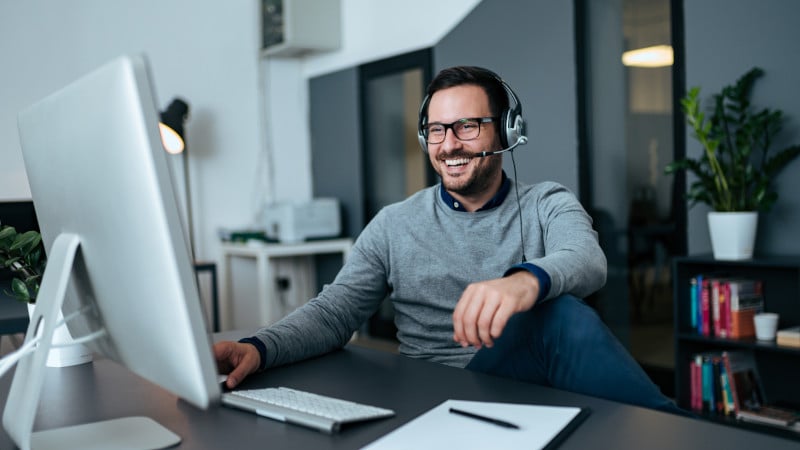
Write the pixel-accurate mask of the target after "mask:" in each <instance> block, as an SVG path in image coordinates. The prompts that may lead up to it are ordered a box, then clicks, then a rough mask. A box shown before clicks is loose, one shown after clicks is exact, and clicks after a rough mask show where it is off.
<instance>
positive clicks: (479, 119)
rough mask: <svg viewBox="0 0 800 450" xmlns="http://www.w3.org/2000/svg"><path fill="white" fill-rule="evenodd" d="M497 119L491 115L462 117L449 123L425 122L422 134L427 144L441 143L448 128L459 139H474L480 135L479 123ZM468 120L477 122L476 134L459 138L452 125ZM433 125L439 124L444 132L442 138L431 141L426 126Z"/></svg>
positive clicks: (445, 136)
mask: <svg viewBox="0 0 800 450" xmlns="http://www.w3.org/2000/svg"><path fill="white" fill-rule="evenodd" d="M498 120H499V117H495V116H492V117H463V118H461V119H458V120H456V121H455V122H450V123H441V122H431V123H427V124H425V125H423V126H422V135H423V136H424V137H425V142H427V143H428V144H441V143H442V142H444V140H445V139H446V138H447V130H448V129H450V130H452V131H453V135H454V136H455V137H456V139H458V140H459V141H474V140H475V139H478V138H479V137H480V135H481V128H482V127H481V125H483V124H485V123H491V122H497V121H498ZM468 121H475V122H477V123H478V134H477V135H475V137H471V138H468V139H461V138H460V137H459V136H458V132H457V131H456V129H455V128H453V127H454V126H455V125H456V124H461V123H465V122H468ZM433 125H439V126H442V127H444V133H443V134H442V140H441V141H438V142H432V141H431V140H430V132H429V131H428V128H429V127H431V126H433Z"/></svg>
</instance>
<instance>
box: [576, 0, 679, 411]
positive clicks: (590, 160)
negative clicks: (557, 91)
mask: <svg viewBox="0 0 800 450" xmlns="http://www.w3.org/2000/svg"><path fill="white" fill-rule="evenodd" d="M681 10H682V8H681V1H680V0H603V1H594V0H589V1H587V0H577V1H576V17H577V20H576V33H577V39H576V43H577V44H576V45H577V46H578V49H577V50H578V51H577V54H578V55H579V56H578V59H579V62H578V72H579V79H580V81H579V84H580V86H581V88H580V89H579V102H580V107H579V110H580V122H581V123H580V129H581V136H580V140H581V148H580V152H581V158H580V159H581V186H580V197H581V201H582V202H583V204H584V205H585V206H586V209H587V210H588V211H589V212H590V214H591V215H592V217H593V219H594V226H595V229H596V230H597V232H598V235H599V238H600V243H601V246H602V247H603V250H604V251H605V253H606V256H607V258H608V279H607V283H606V286H605V287H604V288H603V289H601V290H600V291H598V292H597V293H596V294H594V295H593V296H592V297H591V298H590V299H589V300H590V302H591V303H592V305H593V306H594V307H595V308H596V309H597V310H598V312H599V314H600V315H601V317H602V318H603V320H604V321H605V322H606V323H607V324H608V326H609V327H610V328H611V330H612V331H613V332H614V334H615V335H616V336H617V337H618V338H619V339H620V340H621V341H622V342H623V343H624V344H625V345H626V347H627V348H628V349H629V350H630V352H631V353H632V354H633V356H634V357H635V358H636V360H637V361H639V363H640V364H641V365H642V366H643V367H644V368H645V370H646V371H647V372H648V374H650V375H651V378H653V379H654V381H656V383H658V384H659V385H660V386H661V388H662V391H664V393H665V394H667V395H671V394H672V391H673V390H674V388H673V386H672V384H673V377H672V373H673V371H674V348H673V347H674V344H673V307H672V300H673V283H672V270H671V259H672V257H673V256H676V255H681V254H685V248H686V227H685V223H686V203H685V200H684V198H683V195H682V193H683V189H682V187H683V185H684V178H682V177H675V176H672V175H669V176H668V175H665V174H664V167H665V166H666V165H667V164H668V163H669V162H671V161H673V160H674V159H675V158H679V157H681V156H682V155H683V153H684V145H685V144H684V139H683V127H682V125H681V124H680V123H677V122H676V118H677V119H678V120H679V119H680V118H681V117H682V116H681V115H680V113H679V110H678V107H677V105H678V100H677V98H678V96H679V95H681V94H682V92H683V87H682V75H681V73H682V70H683V69H682V66H681V64H682V58H681V48H682V45H681V43H680V40H681V39H682V32H681V28H680V24H681V21H682V17H681V16H682V13H681ZM634 50H635V51H638V52H652V53H648V55H651V54H652V55H654V54H655V52H658V51H661V52H664V53H666V54H667V55H668V56H669V57H668V58H665V59H662V60H660V61H658V62H656V63H648V64H643V63H641V62H636V61H633V62H631V61H630V60H628V59H627V58H626V60H625V62H623V55H625V56H626V57H628V56H631V55H634V53H632V51H634ZM662 56H663V55H662Z"/></svg>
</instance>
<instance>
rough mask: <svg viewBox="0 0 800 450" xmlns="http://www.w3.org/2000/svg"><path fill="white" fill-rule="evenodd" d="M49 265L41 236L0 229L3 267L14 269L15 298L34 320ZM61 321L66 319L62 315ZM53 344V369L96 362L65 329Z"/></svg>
mask: <svg viewBox="0 0 800 450" xmlns="http://www.w3.org/2000/svg"><path fill="white" fill-rule="evenodd" d="M46 264H47V257H46V255H45V252H44V245H43V244H42V236H41V234H39V232H37V231H26V232H24V233H17V230H16V229H14V227H10V226H7V225H0V267H5V268H7V269H10V270H11V272H12V273H13V274H14V278H12V280H11V295H12V296H13V297H15V298H16V299H18V300H20V301H23V302H26V303H28V313H29V314H31V316H32V315H33V310H34V307H35V302H36V296H37V295H38V294H39V285H40V283H41V281H42V276H43V275H44V269H45V266H46ZM60 319H63V316H62V315H61V314H59V320H60ZM52 344H53V347H51V348H50V351H49V353H48V356H47V365H48V366H49V367H65V366H72V365H76V364H83V363H85V362H89V361H91V360H92V353H91V351H90V350H89V348H87V347H86V346H85V345H83V344H79V343H73V339H72V335H70V332H69V329H67V327H66V326H65V325H61V326H58V327H57V328H56V329H55V332H54V334H53V342H52Z"/></svg>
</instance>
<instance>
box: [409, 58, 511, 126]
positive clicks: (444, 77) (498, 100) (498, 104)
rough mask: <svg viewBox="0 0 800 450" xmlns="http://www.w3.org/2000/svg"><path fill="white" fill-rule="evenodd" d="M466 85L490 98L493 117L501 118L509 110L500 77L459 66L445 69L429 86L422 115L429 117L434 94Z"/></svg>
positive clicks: (489, 72) (470, 67)
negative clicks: (431, 99) (475, 88)
mask: <svg viewBox="0 0 800 450" xmlns="http://www.w3.org/2000/svg"><path fill="white" fill-rule="evenodd" d="M465 84H473V85H476V86H479V87H481V88H482V89H483V91H484V92H486V95H487V96H488V97H489V108H490V110H491V111H492V115H493V116H500V115H501V114H502V113H503V111H505V110H506V109H508V94H507V93H506V89H505V88H504V87H503V83H502V81H501V79H500V77H499V76H498V75H497V74H496V73H494V72H492V71H491V70H488V69H484V68H482V67H475V66H457V67H450V68H449V69H443V70H442V71H441V72H439V73H438V74H437V75H436V77H435V78H434V79H433V81H431V84H429V85H428V91H427V100H428V101H427V102H426V104H425V105H423V106H424V111H421V113H422V115H425V116H427V115H428V108H427V106H428V105H427V103H429V102H430V98H431V97H432V96H433V94H434V93H436V92H437V91H440V90H442V89H447V88H451V87H455V86H461V85H465Z"/></svg>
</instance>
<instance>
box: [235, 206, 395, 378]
mask: <svg viewBox="0 0 800 450" xmlns="http://www.w3.org/2000/svg"><path fill="white" fill-rule="evenodd" d="M379 217H380V215H379V216H377V217H376V218H375V220H373V223H371V224H370V225H367V227H366V228H365V229H364V231H362V233H361V235H360V236H359V238H358V240H357V241H356V243H355V245H354V246H353V249H352V250H351V252H350V254H349V256H348V258H347V261H346V262H345V263H344V265H343V267H342V269H341V270H340V271H339V273H338V275H337V276H336V279H335V280H334V281H333V282H332V283H331V284H329V285H328V286H326V287H325V289H323V290H322V292H320V293H319V295H317V297H315V298H313V299H311V300H310V301H309V302H308V303H306V304H305V305H303V306H301V307H300V308H298V309H296V310H294V311H293V312H292V313H291V314H289V315H287V316H286V317H284V318H283V319H281V320H279V321H278V322H276V323H275V324H273V325H270V326H267V327H264V328H262V329H260V330H258V332H256V334H255V336H252V337H250V338H246V339H245V341H248V342H250V343H252V344H253V345H256V348H258V349H259V353H261V355H262V361H261V362H262V364H261V369H267V368H269V367H274V366H278V365H283V364H289V363H292V362H296V361H300V360H303V359H306V358H310V357H313V356H318V355H321V354H324V353H327V352H330V351H332V350H335V349H338V348H341V347H343V346H344V345H345V344H347V342H348V341H349V340H350V338H351V336H352V335H353V333H354V332H355V331H356V330H358V329H359V327H360V326H361V324H362V323H363V322H365V321H366V320H367V319H368V318H369V317H370V316H371V315H372V314H373V313H374V312H375V311H376V310H377V309H378V307H379V306H380V304H381V301H382V300H383V299H384V298H385V297H386V295H387V294H388V286H387V282H386V275H385V274H386V270H385V264H384V258H383V252H384V251H385V250H384V249H383V248H381V246H380V242H382V241H383V240H382V239H381V236H379V235H378V234H379V233H380V232H381V227H379V226H376V225H375V224H374V223H375V222H376V221H379V220H380V219H379ZM253 340H257V341H258V342H260V343H262V344H263V347H261V346H259V345H258V344H256V343H254V342H253ZM262 351H263V353H262Z"/></svg>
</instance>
